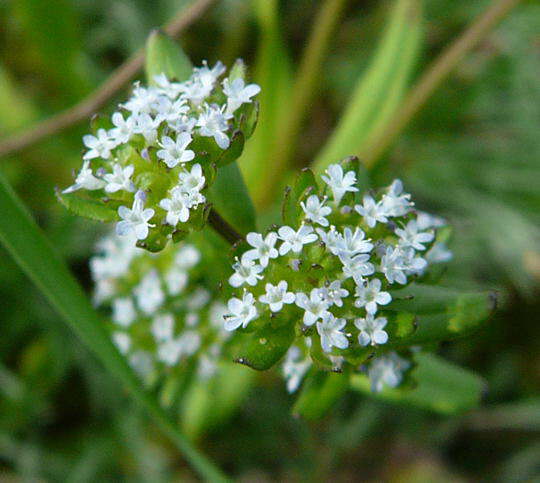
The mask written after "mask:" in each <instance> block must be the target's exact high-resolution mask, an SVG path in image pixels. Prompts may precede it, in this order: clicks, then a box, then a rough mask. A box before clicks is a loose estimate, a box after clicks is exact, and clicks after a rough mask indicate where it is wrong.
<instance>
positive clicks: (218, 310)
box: [208, 301, 227, 329]
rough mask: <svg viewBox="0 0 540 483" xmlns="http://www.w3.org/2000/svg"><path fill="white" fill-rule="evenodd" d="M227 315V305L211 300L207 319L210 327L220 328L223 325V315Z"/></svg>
mask: <svg viewBox="0 0 540 483" xmlns="http://www.w3.org/2000/svg"><path fill="white" fill-rule="evenodd" d="M225 315H227V306H226V305H225V304H224V303H222V302H219V301H218V302H212V305H211V306H210V310H209V311H208V319H209V320H210V323H211V324H212V327H215V328H216V329H221V328H222V327H223V317H225Z"/></svg>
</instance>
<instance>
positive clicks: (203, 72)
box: [193, 60, 226, 89]
mask: <svg viewBox="0 0 540 483" xmlns="http://www.w3.org/2000/svg"><path fill="white" fill-rule="evenodd" d="M202 63H203V65H202V67H196V68H195V69H193V71H194V72H193V78H194V79H196V80H197V81H198V82H200V83H201V84H202V85H203V86H208V87H210V88H211V89H212V88H213V87H214V85H215V83H216V81H217V80H218V78H219V77H220V76H221V74H223V73H224V72H225V70H226V69H225V66H224V65H223V64H222V63H221V62H220V61H219V60H218V61H217V62H216V64H215V65H214V67H212V68H211V69H210V68H209V67H208V64H207V62H206V60H203V62H202Z"/></svg>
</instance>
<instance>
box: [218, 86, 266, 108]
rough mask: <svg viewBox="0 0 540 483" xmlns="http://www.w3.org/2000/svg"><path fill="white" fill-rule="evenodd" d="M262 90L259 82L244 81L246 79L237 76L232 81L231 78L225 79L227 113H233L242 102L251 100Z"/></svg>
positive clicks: (224, 90) (224, 89) (224, 91)
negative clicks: (249, 82)
mask: <svg viewBox="0 0 540 483" xmlns="http://www.w3.org/2000/svg"><path fill="white" fill-rule="evenodd" d="M260 91H261V88H260V87H259V86H258V85H257V84H248V85H247V86H246V85H245V83H244V79H241V78H236V79H234V80H233V81H232V82H231V81H230V80H229V79H225V80H224V81H223V93H224V94H225V95H226V96H227V111H226V112H227V114H232V113H233V112H234V111H236V109H238V108H239V107H240V106H241V105H242V104H247V103H250V102H251V98H252V97H253V96H256V95H257V94H258V93H259V92H260Z"/></svg>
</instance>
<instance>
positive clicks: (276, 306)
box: [259, 280, 296, 312]
mask: <svg viewBox="0 0 540 483" xmlns="http://www.w3.org/2000/svg"><path fill="white" fill-rule="evenodd" d="M265 290H266V293H265V294H264V295H261V296H260V297H259V300H260V301H261V302H262V303H263V304H268V306H269V307H270V310H271V311H272V312H279V311H280V310H281V309H282V308H283V304H292V303H293V302H294V300H295V298H296V297H295V295H294V293H292V292H287V282H286V281H285V280H282V281H281V282H279V283H278V284H277V285H272V284H271V283H267V284H266V287H265Z"/></svg>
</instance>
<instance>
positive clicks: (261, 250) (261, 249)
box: [243, 231, 278, 267]
mask: <svg viewBox="0 0 540 483" xmlns="http://www.w3.org/2000/svg"><path fill="white" fill-rule="evenodd" d="M246 241H247V242H248V243H249V244H250V245H251V246H252V247H253V249H251V250H248V251H247V252H246V253H244V255H243V256H244V257H246V258H247V259H248V260H259V263H260V264H261V265H262V266H263V267H266V266H267V265H268V262H269V261H270V259H271V258H277V256H278V251H277V250H276V249H275V248H274V245H275V244H276V242H277V234H276V233H274V232H273V231H271V232H270V233H268V235H266V238H263V237H262V235H261V234H260V233H255V232H251V233H248V234H247V236H246Z"/></svg>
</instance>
